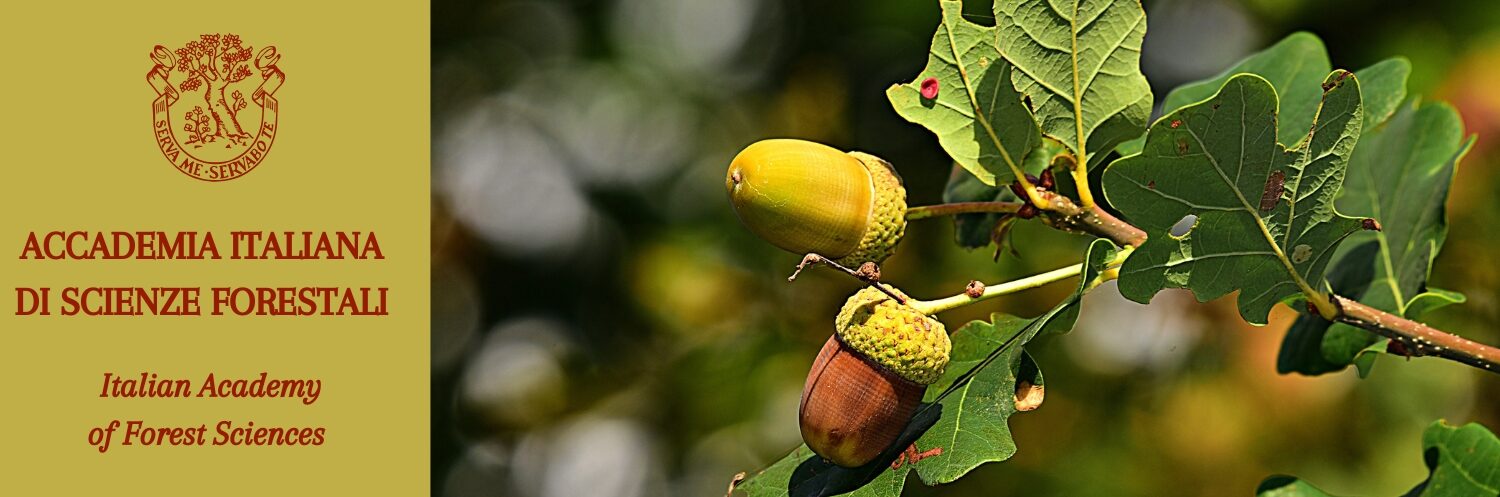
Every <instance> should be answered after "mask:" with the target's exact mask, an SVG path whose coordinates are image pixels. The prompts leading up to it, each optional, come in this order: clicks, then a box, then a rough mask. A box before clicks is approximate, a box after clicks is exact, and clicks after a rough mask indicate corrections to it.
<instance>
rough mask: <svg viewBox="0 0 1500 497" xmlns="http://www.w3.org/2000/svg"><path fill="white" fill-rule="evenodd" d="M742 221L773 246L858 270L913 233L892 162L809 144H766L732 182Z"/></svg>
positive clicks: (732, 166) (743, 158) (744, 159)
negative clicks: (817, 256)
mask: <svg viewBox="0 0 1500 497" xmlns="http://www.w3.org/2000/svg"><path fill="white" fill-rule="evenodd" d="M724 186H725V188H727V189H728V190H729V203H730V204H731V205H733V206H734V212H735V214H736V215H738V216H739V218H740V221H741V222H743V223H744V224H745V226H746V227H748V228H750V231H752V232H754V233H755V234H756V235H758V236H760V237H761V238H764V239H766V240H767V241H770V242H771V243H772V244H773V245H776V246H777V247H781V248H783V249H786V250H789V251H791V252H792V253H795V254H798V255H802V254H807V253H817V254H819V255H822V256H824V257H827V258H829V259H832V260H834V261H836V262H838V263H839V264H843V265H846V266H851V267H854V266H858V265H860V264H862V263H865V262H874V263H879V262H881V261H883V260H885V258H886V257H890V255H891V253H892V252H893V251H895V248H896V243H897V242H899V241H901V235H902V234H904V233H905V232H906V188H905V187H903V186H901V177H900V176H899V175H897V174H896V169H895V168H894V167H892V166H891V164H890V163H889V162H886V161H884V160H881V159H880V158H879V157H875V156H873V155H869V154H866V153H862V152H848V153H845V152H841V151H839V150H838V149H835V148H833V147H829V146H827V145H823V144H821V143H814V142H810V141H805V140H792V139H772V140H761V141H758V142H755V143H753V144H751V145H750V146H748V147H745V149H744V150H742V151H740V153H739V155H736V156H735V157H734V160H733V161H731V162H730V163H729V172H728V173H727V175H726V176H725V178H724Z"/></svg>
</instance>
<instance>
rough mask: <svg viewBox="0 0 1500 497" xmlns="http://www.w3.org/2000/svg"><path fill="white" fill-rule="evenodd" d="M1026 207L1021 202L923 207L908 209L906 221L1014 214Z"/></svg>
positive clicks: (963, 203) (962, 203)
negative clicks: (988, 214) (968, 215)
mask: <svg viewBox="0 0 1500 497" xmlns="http://www.w3.org/2000/svg"><path fill="white" fill-rule="evenodd" d="M1023 205H1026V204H1022V203H1020V202H952V203H947V204H935V205H923V206H918V207H910V208H907V209H906V220H907V221H914V220H917V219H927V218H931V217H940V216H957V215H959V214H984V213H999V214H1014V213H1015V212H1016V211H1018V210H1021V206H1023Z"/></svg>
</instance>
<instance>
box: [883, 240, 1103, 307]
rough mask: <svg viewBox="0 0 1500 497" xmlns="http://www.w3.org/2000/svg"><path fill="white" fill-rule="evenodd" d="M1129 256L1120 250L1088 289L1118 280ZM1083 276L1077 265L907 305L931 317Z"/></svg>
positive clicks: (1080, 265)
mask: <svg viewBox="0 0 1500 497" xmlns="http://www.w3.org/2000/svg"><path fill="white" fill-rule="evenodd" d="M1131 252H1133V249H1132V248H1130V247H1126V248H1125V249H1122V250H1120V252H1119V253H1117V254H1115V258H1114V259H1112V260H1110V261H1109V264H1108V265H1107V267H1106V268H1105V270H1104V271H1103V272H1101V273H1100V274H1099V277H1097V278H1095V280H1094V281H1091V282H1089V285H1088V289H1090V290H1092V289H1093V288H1094V287H1097V286H1099V284H1100V283H1103V282H1105V281H1108V280H1111V279H1114V278H1115V277H1118V274H1119V271H1118V269H1119V265H1120V264H1124V263H1125V259H1126V258H1128V257H1130V253H1131ZM1082 273H1083V263H1078V264H1074V265H1071V266H1067V267H1063V268H1058V269H1054V270H1051V271H1047V272H1045V273H1041V274H1034V275H1031V276H1027V277H1025V278H1021V279H1017V280H1011V281H1007V282H1004V283H998V284H995V285H985V286H984V291H983V292H982V293H980V294H979V296H977V297H974V296H970V294H969V293H968V292H964V293H960V294H958V295H954V296H951V297H944V298H941V299H937V300H930V301H922V300H915V299H913V300H912V301H911V302H910V305H911V306H912V307H913V308H916V309H917V310H919V311H921V312H923V313H925V314H927V315H929V316H930V315H933V314H937V313H939V312H943V311H950V310H953V309H957V308H960V307H963V306H966V305H969V304H973V303H976V302H981V301H984V300H989V299H992V298H995V297H999V296H1001V295H1010V294H1012V293H1017V292H1020V291H1023V290H1030V289H1032V288H1037V287H1040V286H1043V285H1046V284H1049V283H1056V282H1058V281H1062V280H1065V279H1068V278H1072V277H1074V276H1078V275H1079V274H1082Z"/></svg>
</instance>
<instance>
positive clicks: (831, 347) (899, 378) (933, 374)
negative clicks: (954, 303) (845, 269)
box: [798, 287, 952, 468]
mask: <svg viewBox="0 0 1500 497" xmlns="http://www.w3.org/2000/svg"><path fill="white" fill-rule="evenodd" d="M897 294H898V295H899V294H900V293H899V292H897ZM904 297H905V296H904V295H903V298H904ZM834 324H835V331H836V332H835V334H834V336H832V337H829V339H828V341H827V342H826V343H824V344H823V350H822V351H821V352H819V353H818V357H817V359H816V360H814V361H813V366H812V370H811V371H810V372H808V375H807V382H806V383H805V384H804V385H803V387H802V404H801V407H800V410H799V413H798V418H799V422H800V425H801V428H802V440H803V441H805V442H807V446H808V447H809V448H811V449H812V450H813V452H816V453H817V454H818V455H820V456H822V457H823V458H824V459H828V460H829V461H832V462H833V463H834V464H837V465H839V466H844V467H851V468H852V467H858V466H863V465H865V464H867V463H869V462H870V461H872V460H874V459H875V457H876V456H878V455H880V453H881V451H883V450H885V449H886V448H887V447H890V445H891V444H892V443H895V441H896V439H897V438H898V437H899V436H900V435H901V432H902V430H904V429H905V428H906V424H907V423H908V422H909V421H911V418H912V415H913V414H915V413H916V409H917V406H918V405H920V404H921V402H922V396H923V395H924V394H925V393H926V391H927V385H929V384H932V383H933V382H935V381H937V379H938V377H940V376H942V374H943V370H944V369H945V368H947V367H948V355H949V352H950V349H951V348H952V345H951V344H950V342H949V341H948V332H947V330H945V329H944V328H943V323H941V322H938V320H936V319H933V318H932V317H930V316H927V315H926V314H924V313H922V312H921V311H919V310H917V309H915V308H912V307H911V306H909V305H906V304H901V303H898V302H896V301H895V300H893V299H891V297H890V296H888V295H886V294H885V293H884V292H881V291H880V290H879V289H876V288H874V287H866V288H865V289H863V290H860V291H859V292H858V293H855V294H854V296H852V297H850V298H849V300H848V301H847V302H845V303H844V307H843V309H842V310H840V311H839V315H838V318H836V319H835V321H834Z"/></svg>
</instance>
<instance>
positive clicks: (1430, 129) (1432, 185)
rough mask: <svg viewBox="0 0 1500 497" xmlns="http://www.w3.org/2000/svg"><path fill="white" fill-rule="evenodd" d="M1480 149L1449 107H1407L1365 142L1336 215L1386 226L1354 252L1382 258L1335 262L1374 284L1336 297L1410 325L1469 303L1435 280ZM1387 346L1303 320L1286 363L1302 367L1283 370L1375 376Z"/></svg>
mask: <svg viewBox="0 0 1500 497" xmlns="http://www.w3.org/2000/svg"><path fill="white" fill-rule="evenodd" d="M1361 83H1363V81H1361ZM1473 143H1474V140H1473V138H1472V137H1470V138H1468V139H1465V138H1464V129H1463V121H1462V120H1461V119H1460V118H1459V116H1458V112H1457V111H1455V110H1454V109H1453V108H1452V107H1451V106H1449V105H1447V104H1445V103H1441V102H1435V103H1427V104H1423V105H1417V104H1415V103H1412V104H1409V105H1405V106H1402V107H1401V108H1400V109H1399V110H1397V111H1396V113H1395V114H1394V116H1393V117H1391V119H1390V120H1389V121H1388V122H1387V123H1386V124H1385V125H1384V126H1382V127H1380V128H1377V129H1374V130H1372V131H1369V132H1366V133H1365V134H1364V136H1363V137H1361V138H1360V141H1359V145H1357V146H1356V147H1355V149H1354V154H1353V156H1352V157H1350V159H1349V170H1348V174H1347V178H1346V179H1345V181H1344V191H1343V194H1342V195H1341V196H1340V197H1339V199H1338V201H1337V202H1336V204H1335V205H1337V207H1338V210H1339V212H1343V213H1346V214H1350V215H1355V216H1362V217H1371V218H1374V219H1376V220H1378V221H1380V224H1381V225H1382V230H1381V231H1378V232H1377V231H1365V232H1360V233H1356V234H1354V235H1351V236H1350V237H1349V243H1347V244H1346V246H1351V247H1352V246H1360V247H1365V246H1369V245H1372V244H1373V246H1374V250H1349V251H1343V250H1341V251H1339V252H1337V253H1336V254H1335V255H1334V261H1335V262H1334V263H1333V264H1334V266H1335V269H1337V268H1338V267H1343V266H1350V267H1351V270H1357V271H1361V272H1365V273H1369V275H1370V277H1369V278H1367V279H1366V281H1364V282H1363V284H1345V285H1343V287H1342V288H1340V285H1339V284H1338V283H1337V282H1335V283H1334V290H1335V291H1336V292H1338V293H1339V294H1340V295H1345V296H1349V297H1351V298H1356V299H1357V300H1359V301H1360V302H1362V303H1364V304H1366V305H1369V306H1372V307H1375V308H1377V309H1380V310H1383V311H1387V312H1391V313H1394V314H1396V315H1400V316H1405V317H1407V318H1411V319H1418V318H1420V317H1421V316H1422V314H1423V313H1425V312H1427V311H1429V310H1432V309H1435V308H1437V307H1441V306H1444V305H1450V304H1453V303H1456V302H1462V301H1463V295H1462V294H1458V293H1455V292H1449V291H1445V290H1429V289H1428V288H1427V278H1428V274H1429V273H1430V272H1431V270H1432V261H1433V260H1434V259H1435V258H1436V257H1437V254H1438V250H1439V249H1441V248H1442V245H1443V240H1444V239H1445V238H1446V237H1447V232H1448V223H1447V219H1446V209H1445V205H1446V204H1447V200H1448V188H1449V186H1450V185H1451V184H1452V183H1453V176H1454V172H1455V170H1456V169H1457V166H1458V162H1459V161H1460V160H1462V158H1463V156H1464V154H1466V153H1467V152H1468V150H1469V148H1470V147H1471V146H1472V145H1473ZM1332 279H1333V278H1330V280H1332ZM1345 283H1351V282H1345ZM1414 304H1415V305H1414ZM1385 344H1386V339H1384V338H1381V337H1379V336H1377V335H1375V334H1372V333H1370V332H1368V331H1365V330H1362V329H1359V328H1355V327H1352V326H1348V325H1343V324H1331V323H1328V322H1327V321H1324V320H1323V319H1320V318H1315V317H1312V316H1302V317H1300V318H1298V320H1297V322H1295V323H1293V325H1292V328H1291V329H1290V330H1288V332H1287V338H1286V341H1285V342H1283V344H1282V355H1281V357H1283V358H1288V359H1292V358H1295V359H1292V360H1291V361H1290V362H1288V363H1286V364H1282V363H1281V361H1278V365H1277V369H1278V370H1280V371H1282V372H1292V371H1295V372H1298V373H1302V374H1308V375H1316V374H1322V373H1326V372H1331V371H1338V370H1342V369H1343V368H1344V367H1345V366H1347V365H1349V364H1354V365H1355V366H1357V368H1358V370H1359V374H1360V376H1366V375H1368V374H1369V372H1370V368H1371V367H1372V366H1373V365H1374V359H1375V357H1376V355H1377V354H1378V353H1380V352H1383V351H1384V350H1385ZM1289 349H1309V350H1289ZM1313 352H1316V353H1313Z"/></svg>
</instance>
